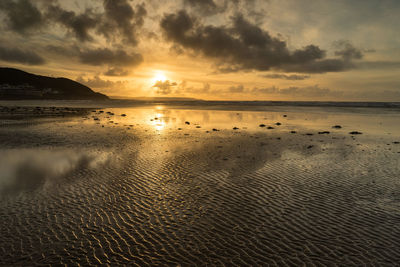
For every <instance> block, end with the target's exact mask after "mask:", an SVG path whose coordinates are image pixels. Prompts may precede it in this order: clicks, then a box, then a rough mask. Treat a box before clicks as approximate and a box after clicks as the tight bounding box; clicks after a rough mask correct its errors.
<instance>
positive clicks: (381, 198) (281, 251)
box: [0, 105, 400, 266]
mask: <svg viewBox="0 0 400 267" xmlns="http://www.w3.org/2000/svg"><path fill="white" fill-rule="evenodd" d="M102 111H103V113H100V112H99V110H98V111H97V112H93V113H90V114H88V115H87V116H83V117H68V118H37V119H32V118H31V119H27V120H7V123H2V124H0V125H1V126H0V147H1V149H0V159H1V161H0V174H1V177H0V216H1V218H2V220H1V221H0V265H33V264H68V265H73V264H81V265H98V264H111V265H117V264H130V265H135V264H136V265H140V266H142V265H177V264H181V265H207V264H209V265H223V264H225V265H267V264H270V265H280V266H281V265H302V264H306V265H311V264H316V265H323V264H326V265H327V264H337V265H346V266H351V265H357V266H359V265H363V264H375V265H394V264H396V263H398V262H399V260H400V249H399V248H400V241H399V240H400V226H399V225H398V222H399V220H400V182H399V181H400V180H399V178H400V164H399V163H400V162H399V161H400V144H397V142H398V141H400V140H399V139H400V127H399V124H398V121H399V118H400V113H399V112H398V111H396V110H391V109H373V108H319V107H315V108H304V107H271V108H270V110H268V111H243V110H238V111H236V110H229V111H228V110H221V109H218V110H212V109H209V108H207V109H198V110H191V109H188V108H187V107H186V108H185V109H182V108H176V107H175V108H174V107H168V106H162V105H159V106H151V107H150V106H147V107H136V108H111V109H104V110H102ZM107 112H112V113H114V115H110V114H107ZM121 114H125V115H126V116H121ZM284 115H285V116H284ZM107 117H108V118H107ZM95 118H97V119H98V120H95ZM111 121H112V122H111ZM186 121H187V122H189V123H190V124H186V123H185V122H186ZM277 122H280V123H281V125H276V123H277ZM260 124H265V125H266V126H267V127H268V126H272V127H274V129H267V127H259V125H260ZM338 124H339V125H341V126H342V128H341V129H332V126H333V125H338ZM103 126H104V127H103ZM233 127H237V128H238V129H237V130H233V129H232V128H233ZM213 129H215V130H218V131H213ZM290 131H296V133H290ZM320 131H329V132H330V133H329V134H318V132H320ZM350 131H360V132H362V133H363V134H361V135H350V134H349V132H350ZM307 134H308V135H307ZM311 134H312V135H311Z"/></svg>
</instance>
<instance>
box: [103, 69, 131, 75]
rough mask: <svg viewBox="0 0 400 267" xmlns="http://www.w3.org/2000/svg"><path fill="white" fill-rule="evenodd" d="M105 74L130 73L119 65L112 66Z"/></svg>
mask: <svg viewBox="0 0 400 267" xmlns="http://www.w3.org/2000/svg"><path fill="white" fill-rule="evenodd" d="M103 74H104V75H107V76H126V75H128V74H129V71H127V70H124V69H123V68H119V67H111V68H109V69H108V70H107V71H106V72H104V73H103Z"/></svg>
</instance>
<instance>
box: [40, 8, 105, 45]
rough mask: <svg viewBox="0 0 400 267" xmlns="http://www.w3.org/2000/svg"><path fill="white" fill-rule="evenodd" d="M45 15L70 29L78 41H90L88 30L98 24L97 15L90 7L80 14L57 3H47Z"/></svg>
mask: <svg viewBox="0 0 400 267" xmlns="http://www.w3.org/2000/svg"><path fill="white" fill-rule="evenodd" d="M46 16H47V17H48V18H49V19H51V20H53V21H55V22H58V23H60V24H62V25H64V26H65V27H66V28H67V29H69V30H71V31H72V32H73V33H74V35H75V36H76V38H77V39H78V40H80V41H91V40H92V37H91V36H90V35H89V30H91V29H94V28H95V27H96V25H97V24H98V20H99V18H98V15H96V14H94V13H93V12H92V11H91V9H86V10H85V12H84V13H82V14H79V15H77V14H75V12H73V11H67V10H64V9H62V8H61V7H60V6H58V5H49V6H48V8H47V12H46Z"/></svg>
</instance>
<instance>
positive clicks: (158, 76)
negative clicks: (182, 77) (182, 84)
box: [152, 71, 167, 84]
mask: <svg viewBox="0 0 400 267" xmlns="http://www.w3.org/2000/svg"><path fill="white" fill-rule="evenodd" d="M166 80H167V76H165V73H164V72H163V71H155V72H154V76H153V78H152V83H153V84H154V83H156V82H159V81H161V82H165V81H166Z"/></svg>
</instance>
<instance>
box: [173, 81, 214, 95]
mask: <svg viewBox="0 0 400 267" xmlns="http://www.w3.org/2000/svg"><path fill="white" fill-rule="evenodd" d="M175 93H176V94H209V93H211V85H210V84H209V83H203V86H202V87H195V86H188V85H187V82H186V81H185V80H183V81H182V82H181V83H180V84H178V86H177V87H176V89H175Z"/></svg>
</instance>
